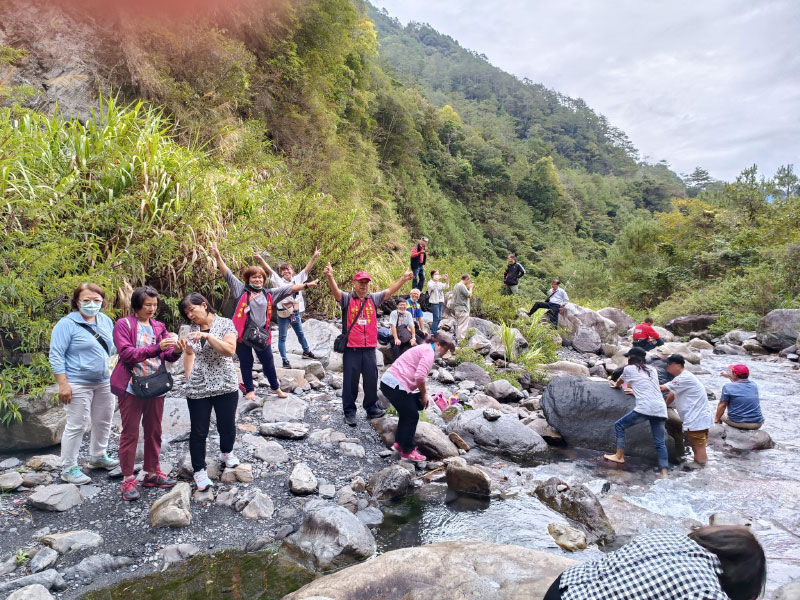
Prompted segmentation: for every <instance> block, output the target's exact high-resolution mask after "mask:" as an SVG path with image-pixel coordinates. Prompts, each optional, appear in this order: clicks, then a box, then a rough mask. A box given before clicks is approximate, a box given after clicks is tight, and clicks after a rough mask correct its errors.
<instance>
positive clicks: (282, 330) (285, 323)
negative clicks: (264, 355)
mask: <svg viewBox="0 0 800 600" xmlns="http://www.w3.org/2000/svg"><path fill="white" fill-rule="evenodd" d="M294 318H295V319H294V323H292V317H286V318H285V319H284V318H283V317H278V352H280V353H281V358H282V359H283V360H286V335H287V334H288V333H289V325H291V326H292V329H294V332H295V334H296V335H297V341H298V342H300V345H301V346H302V347H303V352H308V342H307V341H306V335H305V334H304V333H303V322H302V320H301V319H300V313H299V312H297V311H295V313H294Z"/></svg>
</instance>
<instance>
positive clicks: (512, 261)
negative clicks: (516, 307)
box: [501, 254, 525, 296]
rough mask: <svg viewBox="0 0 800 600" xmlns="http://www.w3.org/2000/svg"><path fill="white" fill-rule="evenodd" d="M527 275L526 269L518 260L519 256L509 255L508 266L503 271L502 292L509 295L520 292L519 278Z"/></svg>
mask: <svg viewBox="0 0 800 600" xmlns="http://www.w3.org/2000/svg"><path fill="white" fill-rule="evenodd" d="M523 275H525V269H524V268H523V267H522V265H521V264H519V263H518V262H517V257H516V256H514V255H513V254H509V255H508V266H507V267H506V270H505V272H504V273H503V289H502V290H501V293H502V294H504V295H506V296H509V295H514V296H516V295H517V294H519V278H520V277H522V276H523Z"/></svg>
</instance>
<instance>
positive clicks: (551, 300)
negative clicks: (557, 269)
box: [528, 279, 569, 327]
mask: <svg viewBox="0 0 800 600" xmlns="http://www.w3.org/2000/svg"><path fill="white" fill-rule="evenodd" d="M560 284H561V282H560V281H559V280H558V279H553V281H551V282H550V293H549V294H548V295H547V300H545V301H544V302H537V303H536V304H534V305H533V307H532V308H531V309H530V310H529V311H528V316H529V317H532V316H533V313H535V312H536V311H537V310H539V309H540V308H544V309H547V316H548V318H549V319H550V323H551V324H552V325H553V327H558V315H559V314H560V313H562V312H564V305H565V304H566V303H567V302H569V296H567V292H565V291H564V290H563V289H561V288H560V287H558V286H559V285H560Z"/></svg>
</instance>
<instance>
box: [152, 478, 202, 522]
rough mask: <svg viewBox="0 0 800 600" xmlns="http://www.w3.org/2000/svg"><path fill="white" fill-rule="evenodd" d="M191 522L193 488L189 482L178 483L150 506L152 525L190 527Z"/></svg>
mask: <svg viewBox="0 0 800 600" xmlns="http://www.w3.org/2000/svg"><path fill="white" fill-rule="evenodd" d="M191 522H192V512H191V488H190V487H189V484H188V483H185V482H180V483H178V484H177V485H176V486H175V487H174V488H172V489H171V490H170V491H169V492H167V493H166V494H164V495H163V496H161V497H160V498H158V499H157V500H156V501H155V502H153V504H152V506H150V527H153V528H156V527H188V526H189V525H190V524H191Z"/></svg>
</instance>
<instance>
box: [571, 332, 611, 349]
mask: <svg viewBox="0 0 800 600" xmlns="http://www.w3.org/2000/svg"><path fill="white" fill-rule="evenodd" d="M602 346H603V342H602V340H601V339H600V335H599V334H598V333H597V331H595V330H594V329H590V328H588V327H579V328H578V330H577V331H576V332H575V335H574V336H573V338H572V347H573V348H575V350H577V351H578V352H588V353H592V354H597V353H598V352H600V349H601V348H602Z"/></svg>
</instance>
